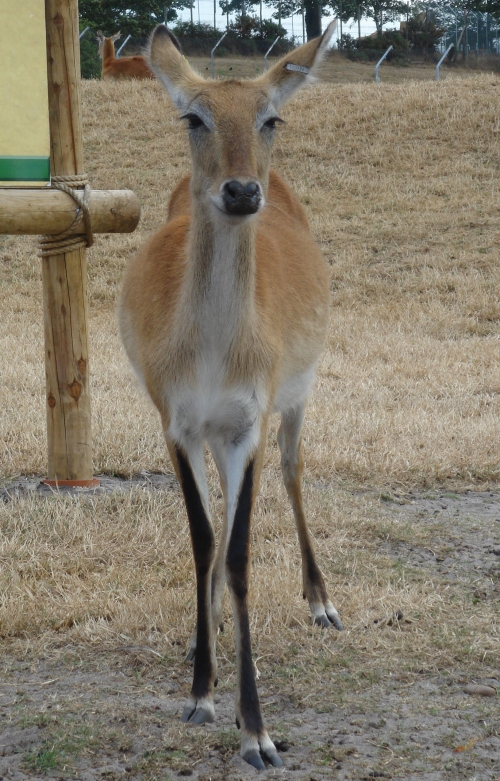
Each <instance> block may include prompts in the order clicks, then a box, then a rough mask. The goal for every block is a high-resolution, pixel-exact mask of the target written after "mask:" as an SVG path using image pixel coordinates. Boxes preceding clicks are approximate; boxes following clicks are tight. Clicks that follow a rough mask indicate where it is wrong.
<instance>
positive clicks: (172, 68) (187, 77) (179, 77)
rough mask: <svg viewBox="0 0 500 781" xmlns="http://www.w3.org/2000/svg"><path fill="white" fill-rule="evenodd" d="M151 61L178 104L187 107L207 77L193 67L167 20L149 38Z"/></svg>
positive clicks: (182, 108)
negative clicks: (199, 73)
mask: <svg viewBox="0 0 500 781" xmlns="http://www.w3.org/2000/svg"><path fill="white" fill-rule="evenodd" d="M147 58H148V62H149V65H150V68H151V70H152V71H153V73H154V75H155V76H156V78H157V79H158V80H159V81H160V82H161V83H162V84H163V86H164V87H165V89H166V90H167V92H168V94H169V95H170V97H171V99H172V101H173V103H174V104H175V106H176V107H177V108H178V109H180V110H181V111H184V110H185V109H186V108H187V106H188V105H189V103H190V101H191V99H192V98H191V96H192V95H193V91H194V90H197V89H199V88H200V86H201V85H202V84H204V81H205V80H204V79H203V78H202V77H201V76H198V74H197V73H196V72H195V71H194V70H193V69H192V68H191V66H190V64H189V63H188V61H187V60H186V58H185V57H184V55H183V54H182V51H181V46H180V43H179V41H178V40H177V38H176V37H175V35H174V34H173V33H171V32H170V30H169V29H168V28H167V27H166V25H164V24H159V25H158V27H156V28H155V29H154V30H153V33H152V35H151V38H150V39H149V47H148V55H147Z"/></svg>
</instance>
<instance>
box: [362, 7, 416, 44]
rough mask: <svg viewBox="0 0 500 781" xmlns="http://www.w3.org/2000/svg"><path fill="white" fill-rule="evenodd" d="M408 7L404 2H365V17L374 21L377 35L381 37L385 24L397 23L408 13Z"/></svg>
mask: <svg viewBox="0 0 500 781" xmlns="http://www.w3.org/2000/svg"><path fill="white" fill-rule="evenodd" d="M407 7H408V6H407V3H405V2H402V0H364V2H363V15H364V16H367V17H368V18H369V19H373V21H374V22H375V27H376V28H377V33H378V34H379V35H381V34H382V30H383V26H384V24H387V22H395V21H396V20H397V19H399V17H400V16H401V15H402V14H404V13H406V10H407Z"/></svg>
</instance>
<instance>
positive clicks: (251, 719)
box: [226, 461, 283, 770]
mask: <svg viewBox="0 0 500 781" xmlns="http://www.w3.org/2000/svg"><path fill="white" fill-rule="evenodd" d="M254 472H255V463H254V461H251V462H250V463H249V464H248V466H247V468H246V470H245V474H244V477H243V482H242V486H241V489H240V495H239V497H238V504H237V508H236V513H235V517H234V522H233V528H232V531H231V537H230V540H229V546H228V551H227V560H226V565H227V581H228V587H229V590H230V593H231V599H232V603H233V613H234V623H235V633H236V657H237V665H238V697H237V705H236V712H237V718H238V722H239V725H240V727H241V732H242V739H241V754H242V756H243V758H244V759H245V760H246V761H247V762H248V763H249V764H251V765H253V766H254V767H256V768H258V769H259V770H262V769H264V767H265V765H264V761H263V757H265V758H267V759H268V760H269V761H270V762H271V763H272V764H273V765H274V766H275V767H280V766H281V765H282V764H283V763H282V761H281V759H280V758H279V756H278V754H277V751H276V748H275V746H274V743H273V742H272V741H271V740H270V738H269V736H268V734H267V732H266V730H265V728H264V723H263V721H262V715H261V711H260V703H259V695H258V693H257V685H256V682H255V672H254V666H253V661H252V650H251V639H250V625H249V620H248V607H247V592H248V574H249V556H250V550H249V549H250V518H251V513H252V504H253V490H254V478H255V474H254Z"/></svg>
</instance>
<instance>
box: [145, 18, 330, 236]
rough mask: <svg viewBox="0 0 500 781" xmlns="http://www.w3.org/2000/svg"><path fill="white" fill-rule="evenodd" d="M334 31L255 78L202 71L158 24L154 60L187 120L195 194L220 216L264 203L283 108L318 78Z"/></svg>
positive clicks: (238, 214)
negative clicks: (219, 77)
mask: <svg viewBox="0 0 500 781" xmlns="http://www.w3.org/2000/svg"><path fill="white" fill-rule="evenodd" d="M334 30H335V23H332V24H330V25H329V27H328V29H327V30H326V32H325V33H324V34H323V35H322V36H321V37H320V38H316V39H315V40H313V41H309V42H308V43H306V44H304V45H303V46H300V47H299V48H297V49H295V50H294V51H293V52H291V53H290V54H288V55H286V56H285V57H283V58H282V59H281V60H279V62H278V63H277V64H276V65H274V67H273V68H271V70H269V71H267V72H266V73H264V74H263V75H262V76H259V77H258V78H256V79H253V80H249V81H237V80H228V81H216V80H206V79H204V78H202V77H201V76H200V75H198V74H197V73H196V72H195V71H194V70H193V69H192V68H191V66H190V65H189V63H188V61H187V60H186V58H185V57H184V56H183V55H182V53H181V50H180V46H179V43H178V41H177V39H176V38H175V36H174V35H173V34H172V33H171V32H170V31H169V30H168V29H167V27H165V25H159V26H158V27H157V28H156V29H155V30H154V32H153V34H152V36H151V40H150V44H149V62H150V66H151V69H152V71H153V73H154V74H155V75H156V77H157V78H158V79H159V81H160V82H161V83H162V84H163V85H164V87H165V88H166V89H167V91H168V93H169V95H170V97H171V99H172V101H173V103H174V104H175V106H176V107H177V109H178V110H179V111H180V112H181V118H182V119H184V120H185V121H186V123H187V127H188V133H189V142H190V147H191V156H192V161H193V172H192V183H193V188H194V196H195V198H199V199H201V200H203V201H204V202H205V203H207V204H209V206H210V207H211V209H212V214H213V215H214V218H215V219H216V218H217V216H219V217H222V218H223V219H225V220H230V221H232V222H234V221H235V220H236V221H241V220H243V219H247V218H248V217H249V216H251V215H253V214H256V213H257V212H258V211H259V210H260V209H262V207H263V206H264V203H265V198H266V194H267V186H268V178H269V168H270V163H271V149H272V146H273V140H274V136H275V130H276V125H277V123H279V122H281V121H282V120H281V119H280V116H279V110H280V108H281V106H282V105H283V104H284V103H285V102H286V101H287V100H289V98H290V97H291V96H292V95H293V93H294V92H295V91H296V90H297V89H299V88H300V87H302V86H303V85H304V84H306V83H307V81H308V80H310V79H311V77H312V76H313V71H314V69H315V68H316V67H317V66H318V64H319V62H320V61H321V59H322V58H323V56H324V53H325V51H326V49H327V46H328V42H329V40H330V38H331V36H332V34H333V32H334Z"/></svg>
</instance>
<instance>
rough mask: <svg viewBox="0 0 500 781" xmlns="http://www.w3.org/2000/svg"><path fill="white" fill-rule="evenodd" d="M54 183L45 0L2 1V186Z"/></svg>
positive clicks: (0, 18)
mask: <svg viewBox="0 0 500 781" xmlns="http://www.w3.org/2000/svg"><path fill="white" fill-rule="evenodd" d="M49 181H50V135H49V102H48V94H47V55H46V41H45V3H44V0H20V2H15V1H14V0H0V186H3V187H24V186H28V187H44V186H45V185H46V184H47V183H48V182H49Z"/></svg>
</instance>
